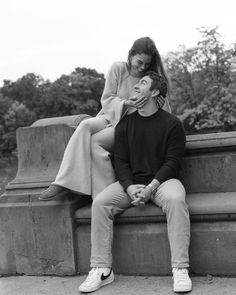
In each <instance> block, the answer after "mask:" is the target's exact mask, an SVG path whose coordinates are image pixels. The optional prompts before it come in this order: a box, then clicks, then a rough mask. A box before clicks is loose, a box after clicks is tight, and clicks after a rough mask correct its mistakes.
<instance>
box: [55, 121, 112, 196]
mask: <svg viewBox="0 0 236 295" xmlns="http://www.w3.org/2000/svg"><path fill="white" fill-rule="evenodd" d="M107 125H108V121H107V120H106V119H105V118H104V117H102V116H100V117H95V118H89V119H86V120H84V121H82V122H81V123H80V124H79V126H78V127H77V128H76V130H75V132H74V133H73V135H72V136H71V138H70V140H69V142H68V145H67V147H66V149H65V152H64V156H63V159H62V162H61V165H60V169H59V171H58V174H57V176H56V179H55V181H54V182H53V183H54V184H57V185H60V186H63V187H66V188H68V189H70V190H72V191H74V192H77V193H82V194H86V195H92V197H94V196H96V195H97V194H98V193H99V192H101V191H102V190H103V189H104V188H105V187H107V186H108V185H109V184H111V183H113V182H115V174H114V170H113V167H112V163H111V160H110V157H109V155H110V152H111V151H112V150H113V145H114V128H113V127H107Z"/></svg>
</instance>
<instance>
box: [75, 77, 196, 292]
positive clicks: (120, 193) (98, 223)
mask: <svg viewBox="0 0 236 295" xmlns="http://www.w3.org/2000/svg"><path fill="white" fill-rule="evenodd" d="M134 90H135V93H136V96H137V98H138V97H141V96H145V97H146V98H147V102H146V104H145V105H144V106H143V107H142V108H140V109H138V110H137V111H136V112H134V113H132V114H131V115H129V116H127V117H125V118H124V119H123V120H122V121H121V122H120V123H119V124H118V126H117V127H116V131H115V147H114V165H115V172H116V176H117V180H118V181H117V182H115V183H113V184H111V185H110V186H108V187H107V188H106V189H105V190H103V191H102V192H101V193H100V194H99V195H98V196H97V197H96V198H95V200H94V201H93V204H92V221H91V242H92V249H91V267H92V270H91V271H90V272H89V275H88V277H87V279H86V280H85V281H84V282H83V283H82V284H81V285H80V287H79V291H81V292H92V291H95V290H97V289H99V288H100V287H101V286H104V285H106V284H109V283H111V282H113V280H114V274H113V271H112V253H111V251H112V239H113V219H114V216H115V215H116V214H118V213H122V212H123V211H124V210H125V209H127V208H128V207H130V206H131V205H132V204H133V205H136V206H138V205H144V204H145V203H146V202H148V201H152V202H153V203H154V204H156V205H157V206H159V207H161V208H162V210H163V211H164V212H165V213H166V216H167V229H168V238H169V242H170V249H171V263H172V270H173V282H174V284H173V285H174V286H173V288H174V291H175V292H188V291H191V289H192V283H191V280H190V278H189V275H188V270H187V268H188V267H189V256H188V248H189V240H190V222H189V212H188V208H187V205H186V203H185V190H184V187H183V185H182V184H181V182H180V181H179V180H178V179H177V177H178V172H179V168H180V164H181V160H182V157H183V155H184V149H185V134H184V129H183V126H182V124H181V122H180V121H179V119H178V118H176V117H175V116H174V115H172V114H169V113H167V112H165V111H164V110H162V109H160V108H159V104H158V101H159V100H160V99H163V97H165V96H166V92H167V87H166V83H165V81H164V79H163V78H162V77H161V76H159V75H157V74H156V73H154V72H149V73H147V75H146V76H145V77H143V78H142V79H141V80H140V81H139V83H138V84H137V85H135V87H134Z"/></svg>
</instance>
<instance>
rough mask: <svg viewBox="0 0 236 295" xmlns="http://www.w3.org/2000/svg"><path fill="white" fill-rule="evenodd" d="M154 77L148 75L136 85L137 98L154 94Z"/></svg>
mask: <svg viewBox="0 0 236 295" xmlns="http://www.w3.org/2000/svg"><path fill="white" fill-rule="evenodd" d="M151 85H152V79H151V78H150V77H148V76H144V77H143V78H142V79H140V80H139V82H138V83H137V84H136V85H134V93H135V96H136V97H137V98H139V97H142V96H145V97H147V98H149V97H151V96H152V90H150V88H151Z"/></svg>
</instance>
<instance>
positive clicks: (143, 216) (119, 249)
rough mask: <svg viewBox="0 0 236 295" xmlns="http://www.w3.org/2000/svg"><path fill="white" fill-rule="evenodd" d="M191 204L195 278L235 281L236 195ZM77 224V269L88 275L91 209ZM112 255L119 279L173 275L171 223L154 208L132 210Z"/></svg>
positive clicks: (79, 214) (195, 197)
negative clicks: (168, 225) (224, 277)
mask: <svg viewBox="0 0 236 295" xmlns="http://www.w3.org/2000/svg"><path fill="white" fill-rule="evenodd" d="M187 203H188V206H189V212H190V220H191V246H190V263H191V268H190V270H191V272H192V273H195V274H200V275H203V274H212V275H213V274H214V275H235V273H236V272H235V262H236V253H235V250H236V249H235V247H236V246H235V241H236V194H235V193H234V192H233V193H232V192H229V193H202V194H189V195H187ZM223 205H224V206H223ZM75 218H76V222H77V225H78V227H77V231H76V238H77V245H78V246H77V247H78V248H77V249H78V256H77V260H78V261H77V263H78V267H79V270H80V272H82V273H86V272H87V271H88V270H89V268H90V266H89V259H90V223H91V205H90V204H89V205H86V206H85V207H83V208H80V209H78V210H77V211H76V214H75ZM226 249H227V250H226ZM113 252H114V255H113V256H114V257H113V258H114V270H115V272H116V273H121V274H128V275H134V274H135V275H166V274H170V273H171V268H170V251H169V244H168V240H167V229H166V217H165V214H163V212H162V211H161V209H160V208H158V207H157V206H155V205H154V204H151V203H150V204H147V205H146V206H145V207H144V208H136V207H132V208H129V209H127V210H126V211H125V212H124V213H122V214H121V215H120V216H117V218H116V219H115V230H114V249H113Z"/></svg>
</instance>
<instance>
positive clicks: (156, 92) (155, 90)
mask: <svg viewBox="0 0 236 295" xmlns="http://www.w3.org/2000/svg"><path fill="white" fill-rule="evenodd" d="M159 93H160V91H159V90H158V89H153V90H152V97H156V96H157V95H158V94H159Z"/></svg>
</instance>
